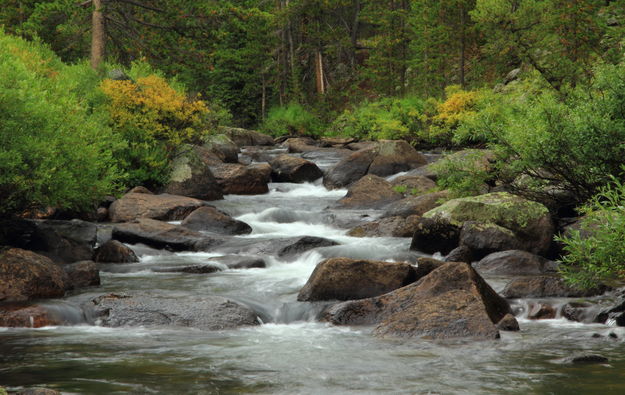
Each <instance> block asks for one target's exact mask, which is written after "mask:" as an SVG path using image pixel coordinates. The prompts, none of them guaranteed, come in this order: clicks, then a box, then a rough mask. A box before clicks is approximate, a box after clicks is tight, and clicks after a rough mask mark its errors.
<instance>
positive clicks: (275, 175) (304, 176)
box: [269, 154, 323, 183]
mask: <svg viewBox="0 0 625 395" xmlns="http://www.w3.org/2000/svg"><path fill="white" fill-rule="evenodd" d="M269 164H270V165H271V169H272V173H271V178H272V179H273V181H275V182H296V183H299V182H312V181H315V180H316V179H318V178H321V177H323V173H322V172H321V170H320V169H319V167H317V165H316V164H314V163H313V162H311V161H308V160H306V159H302V158H297V157H295V156H291V155H286V154H285V155H279V156H276V157H275V158H273V159H272V160H271V161H270V162H269Z"/></svg>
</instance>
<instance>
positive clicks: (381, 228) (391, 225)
mask: <svg viewBox="0 0 625 395" xmlns="http://www.w3.org/2000/svg"><path fill="white" fill-rule="evenodd" d="M418 219H419V216H417V215H413V216H410V217H408V218H403V217H387V218H382V219H379V220H377V221H372V222H368V223H366V224H362V225H359V226H357V227H355V228H353V229H351V230H350V231H349V232H348V233H347V234H348V235H349V236H353V237H412V235H413V233H414V230H415V227H416V225H417V222H418Z"/></svg>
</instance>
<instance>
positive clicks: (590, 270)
mask: <svg viewBox="0 0 625 395" xmlns="http://www.w3.org/2000/svg"><path fill="white" fill-rule="evenodd" d="M581 213H582V214H584V218H583V219H582V220H581V224H580V229H578V230H573V231H571V232H570V234H569V235H567V236H562V237H557V238H556V239H557V240H558V241H560V242H562V243H563V244H564V252H565V255H564V256H563V257H562V258H561V265H560V270H561V272H562V274H563V276H564V278H565V279H566V280H567V281H568V282H569V283H571V284H574V285H577V286H579V287H582V288H590V287H593V286H596V285H598V284H601V283H611V282H614V281H617V282H618V281H623V280H625V243H623V240H625V185H624V184H623V183H622V182H620V181H618V180H616V179H613V181H612V182H611V183H610V184H608V185H607V186H605V187H603V188H601V189H600V192H599V193H598V194H597V195H595V196H594V197H593V198H592V199H591V200H590V202H589V203H588V204H587V205H585V206H584V207H583V208H582V209H581Z"/></svg>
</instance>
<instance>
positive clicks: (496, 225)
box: [415, 192, 554, 255]
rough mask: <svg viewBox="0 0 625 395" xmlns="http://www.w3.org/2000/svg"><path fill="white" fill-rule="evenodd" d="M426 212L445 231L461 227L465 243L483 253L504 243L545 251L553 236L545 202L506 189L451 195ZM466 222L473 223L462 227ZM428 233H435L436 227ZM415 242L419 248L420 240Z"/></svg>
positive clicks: (492, 250) (540, 252)
mask: <svg viewBox="0 0 625 395" xmlns="http://www.w3.org/2000/svg"><path fill="white" fill-rule="evenodd" d="M423 216H424V218H428V219H430V220H432V221H431V223H433V224H437V225H438V226H441V230H443V231H444V232H445V233H449V229H450V228H451V227H455V228H457V229H458V230H460V229H462V230H463V232H462V235H461V240H462V243H463V244H465V245H467V246H468V247H470V248H471V249H472V250H473V251H474V252H476V253H478V252H482V254H484V253H490V252H494V251H496V250H497V249H500V248H503V247H505V248H503V249H505V250H510V249H521V250H525V251H529V252H532V253H534V254H538V255H544V254H545V253H546V252H547V251H548V250H549V247H550V246H551V239H552V237H553V229H554V228H553V224H552V222H551V218H550V215H549V211H548V210H547V208H546V207H545V206H543V205H542V204H540V203H536V202H531V201H529V200H526V199H524V198H521V197H519V196H515V195H511V194H509V193H506V192H495V193H489V194H486V195H480V196H472V197H467V198H459V199H452V200H450V201H448V202H446V203H445V204H443V205H441V206H439V207H437V208H435V209H433V210H430V211H428V212H427V213H425V214H424V215H423ZM467 222H469V223H470V224H468V225H467V227H466V228H464V229H463V226H464V225H465V223H467ZM430 228H432V226H430ZM429 233H430V234H432V236H433V237H435V232H433V230H430V232H429ZM441 236H442V237H443V238H446V235H441ZM511 244H513V245H514V246H511ZM415 246H416V247H417V248H418V243H417V244H416V245H415Z"/></svg>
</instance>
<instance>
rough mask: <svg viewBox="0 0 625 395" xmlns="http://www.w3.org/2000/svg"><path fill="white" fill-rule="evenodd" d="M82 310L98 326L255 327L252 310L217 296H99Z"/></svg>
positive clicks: (256, 322) (255, 316)
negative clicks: (85, 311)
mask: <svg viewBox="0 0 625 395" xmlns="http://www.w3.org/2000/svg"><path fill="white" fill-rule="evenodd" d="M84 307H85V309H86V310H87V311H88V312H89V314H90V316H91V317H93V319H94V320H96V322H97V323H99V324H100V325H102V326H108V327H120V326H131V327H132V326H186V327H192V328H198V329H205V330H222V329H232V328H237V327H240V326H250V325H259V321H258V316H257V315H256V313H255V312H254V311H252V309H250V308H248V307H246V306H244V305H242V304H240V303H237V302H234V301H232V300H230V299H226V298H223V297H220V296H201V297H200V296H197V297H187V298H184V299H179V298H166V297H157V296H148V295H132V296H131V295H118V294H109V295H102V296H99V297H97V298H95V299H93V300H92V301H90V302H88V303H87V304H86V305H85V306H84Z"/></svg>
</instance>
